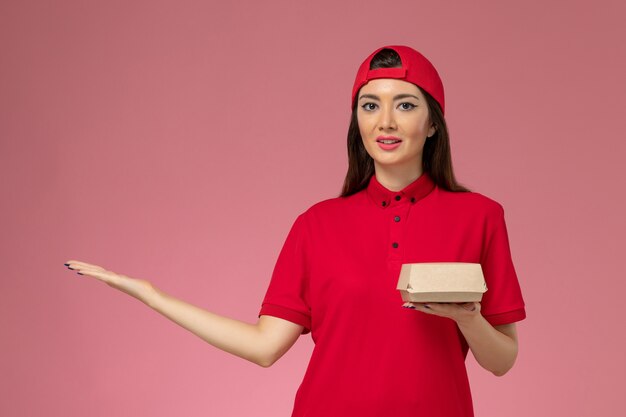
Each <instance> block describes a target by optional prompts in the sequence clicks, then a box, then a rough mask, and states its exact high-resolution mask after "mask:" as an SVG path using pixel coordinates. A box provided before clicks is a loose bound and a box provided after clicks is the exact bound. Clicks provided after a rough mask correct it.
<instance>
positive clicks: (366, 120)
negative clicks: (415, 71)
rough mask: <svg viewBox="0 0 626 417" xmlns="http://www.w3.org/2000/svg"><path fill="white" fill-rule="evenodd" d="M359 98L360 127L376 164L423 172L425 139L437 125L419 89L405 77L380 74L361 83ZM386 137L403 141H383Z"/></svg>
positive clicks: (358, 117) (369, 152)
mask: <svg viewBox="0 0 626 417" xmlns="http://www.w3.org/2000/svg"><path fill="white" fill-rule="evenodd" d="M357 100H358V101H357V121H358V124H359V131H360V133H361V138H362V140H363V145H364V146H365V150H366V151H367V153H368V154H369V155H370V156H371V157H372V159H373V160H374V166H375V168H376V169H377V170H378V169H380V168H379V167H383V168H392V167H394V168H395V167H397V168H401V169H403V171H405V172H410V171H411V170H414V169H418V170H420V172H421V167H422V150H423V148H424V142H426V137H427V136H431V135H432V134H434V133H435V128H434V127H433V126H432V123H431V122H430V116H429V114H428V106H427V104H426V98H425V97H424V95H423V94H422V92H421V91H420V89H419V88H417V86H416V85H415V84H412V83H409V82H406V81H402V80H397V79H393V78H379V79H375V80H371V81H369V82H368V83H367V84H365V85H364V86H363V87H361V90H360V91H359V95H358V97H357ZM385 138H387V139H395V140H400V142H399V143H398V144H394V145H387V144H384V143H381V141H382V140H383V139H385Z"/></svg>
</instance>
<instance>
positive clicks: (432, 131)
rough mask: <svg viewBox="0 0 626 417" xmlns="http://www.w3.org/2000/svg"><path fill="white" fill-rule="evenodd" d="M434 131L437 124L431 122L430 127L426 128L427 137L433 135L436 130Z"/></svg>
mask: <svg viewBox="0 0 626 417" xmlns="http://www.w3.org/2000/svg"><path fill="white" fill-rule="evenodd" d="M436 131H437V125H436V124H434V123H432V124H431V125H430V128H429V129H428V135H427V137H431V136H432V135H434V134H435V132H436Z"/></svg>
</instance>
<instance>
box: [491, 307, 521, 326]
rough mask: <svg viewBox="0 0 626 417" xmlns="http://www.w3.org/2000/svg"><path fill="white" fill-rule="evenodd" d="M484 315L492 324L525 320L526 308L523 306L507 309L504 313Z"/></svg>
mask: <svg viewBox="0 0 626 417" xmlns="http://www.w3.org/2000/svg"><path fill="white" fill-rule="evenodd" d="M483 317H485V320H487V321H488V322H489V324H491V325H492V326H498V325H500V324H509V323H514V322H516V321H520V320H524V319H525V318H526V310H525V308H524V307H522V308H518V309H517V310H513V311H506V312H504V313H496V314H489V315H483Z"/></svg>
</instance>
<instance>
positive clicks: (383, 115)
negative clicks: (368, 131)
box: [378, 107, 396, 130]
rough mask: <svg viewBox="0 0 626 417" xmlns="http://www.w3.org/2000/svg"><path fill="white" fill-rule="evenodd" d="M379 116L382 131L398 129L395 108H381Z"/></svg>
mask: <svg viewBox="0 0 626 417" xmlns="http://www.w3.org/2000/svg"><path fill="white" fill-rule="evenodd" d="M379 115H380V119H379V120H378V126H379V128H380V129H381V130H385V129H395V128H396V120H395V118H394V114H393V108H391V107H383V108H381V111H380V112H379Z"/></svg>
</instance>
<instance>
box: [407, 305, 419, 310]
mask: <svg viewBox="0 0 626 417" xmlns="http://www.w3.org/2000/svg"><path fill="white" fill-rule="evenodd" d="M409 308H412V309H413V310H415V309H416V308H417V307H415V306H409Z"/></svg>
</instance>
